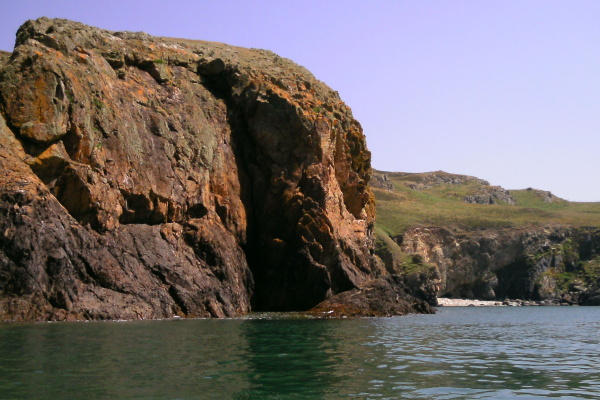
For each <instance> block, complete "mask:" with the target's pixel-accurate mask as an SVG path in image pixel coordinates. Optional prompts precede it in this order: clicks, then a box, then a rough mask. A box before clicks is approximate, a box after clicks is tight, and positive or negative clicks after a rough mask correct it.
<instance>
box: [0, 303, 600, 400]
mask: <svg viewBox="0 0 600 400" xmlns="http://www.w3.org/2000/svg"><path fill="white" fill-rule="evenodd" d="M0 398H1V399H296V398H297V399H344V398H351V399H371V398H373V399H548V398H552V399H599V398H600V307H596V308H593V307H496V308H492V307H490V308H487V307H477V308H475V307H452V308H451V307H447V308H441V309H440V310H439V313H438V314H437V315H415V316H406V317H399V318H381V319H353V320H315V319H306V318H301V317H299V316H296V317H291V316H286V317H283V316H281V315H266V314H262V315H255V316H252V317H250V318H245V319H233V320H177V321H148V322H88V323H85V322H78V323H40V324H0Z"/></svg>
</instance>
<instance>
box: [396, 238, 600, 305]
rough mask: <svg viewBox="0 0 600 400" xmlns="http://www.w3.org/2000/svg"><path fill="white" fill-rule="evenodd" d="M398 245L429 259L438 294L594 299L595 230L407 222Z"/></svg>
mask: <svg viewBox="0 0 600 400" xmlns="http://www.w3.org/2000/svg"><path fill="white" fill-rule="evenodd" d="M396 241H397V242H398V243H399V244H400V247H401V248H402V251H404V252H406V253H408V254H417V255H419V256H420V257H421V258H422V260H423V262H425V263H430V264H431V265H433V266H434V267H435V269H436V272H437V276H436V278H437V280H434V279H430V280H429V283H430V286H434V287H435V290H436V291H437V295H438V296H439V297H455V298H470V299H484V300H504V299H506V298H510V299H517V298H518V299H527V300H537V301H548V302H550V303H560V302H566V303H570V304H583V305H587V304H589V305H592V304H593V305H597V304H600V301H598V300H599V299H600V292H599V289H598V276H599V274H598V273H599V272H600V268H599V267H600V262H599V261H600V260H599V259H598V256H597V255H598V254H599V253H600V230H598V229H593V228H570V227H560V226H557V227H546V228H536V229H533V228H531V229H504V230H487V231H475V232H465V231H459V230H455V229H446V228H413V229H410V230H408V231H407V232H406V233H405V234H404V235H402V236H400V237H397V238H396Z"/></svg>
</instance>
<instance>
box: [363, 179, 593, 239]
mask: <svg viewBox="0 0 600 400" xmlns="http://www.w3.org/2000/svg"><path fill="white" fill-rule="evenodd" d="M374 174H375V176H377V175H379V176H382V175H385V176H386V180H385V181H386V182H387V187H386V188H383V187H377V186H376V187H374V188H373V191H374V193H375V198H376V200H377V221H376V225H377V227H378V228H379V229H380V230H381V231H383V232H385V233H386V234H388V235H389V236H392V237H393V236H397V235H401V234H402V233H404V232H405V231H406V230H407V229H409V228H411V227H414V226H445V227H456V228H459V229H463V230H481V229H503V228H527V227H539V226H546V225H557V224H560V225H570V226H574V227H581V226H600V203H576V202H569V201H566V200H563V199H560V198H558V197H556V196H553V195H552V194H551V193H549V192H544V191H540V190H535V189H531V188H528V189H523V190H511V191H510V192H509V193H510V196H511V197H512V198H513V199H514V201H515V204H509V203H508V202H506V201H503V200H497V201H496V202H495V203H496V204H473V203H467V202H466V201H465V197H467V196H473V195H475V194H477V193H482V192H489V189H490V188H494V187H491V186H489V184H487V182H485V181H482V180H480V179H477V178H472V177H466V176H464V175H454V174H448V173H445V172H441V171H440V172H429V173H415V174H408V173H401V172H380V171H375V172H374Z"/></svg>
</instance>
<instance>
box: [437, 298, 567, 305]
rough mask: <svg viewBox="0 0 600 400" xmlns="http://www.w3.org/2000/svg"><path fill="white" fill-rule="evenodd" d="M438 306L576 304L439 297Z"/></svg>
mask: <svg viewBox="0 0 600 400" xmlns="http://www.w3.org/2000/svg"><path fill="white" fill-rule="evenodd" d="M437 302H438V304H437V307H518V306H572V305H576V304H568V303H555V302H552V301H548V300H546V301H532V300H519V299H516V300H504V301H499V300H472V299H450V298H447V297H438V299H437Z"/></svg>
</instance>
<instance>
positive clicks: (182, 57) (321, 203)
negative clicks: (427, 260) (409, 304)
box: [0, 18, 382, 320]
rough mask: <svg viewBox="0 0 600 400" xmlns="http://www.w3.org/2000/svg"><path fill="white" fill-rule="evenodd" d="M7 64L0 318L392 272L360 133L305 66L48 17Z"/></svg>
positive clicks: (279, 300) (165, 303)
mask: <svg viewBox="0 0 600 400" xmlns="http://www.w3.org/2000/svg"><path fill="white" fill-rule="evenodd" d="M0 60H1V62H2V63H3V65H2V66H1V70H0V111H1V113H0V114H1V115H0V164H1V165H2V172H3V173H2V174H1V175H0V319H8V320H45V319H103V318H111V319H113V318H124V319H131V318H162V317H171V316H173V315H182V316H198V317H205V316H216V317H223V316H235V315H240V314H244V313H246V312H248V311H249V310H250V309H257V310H306V309H309V308H311V307H313V306H315V305H317V304H318V303H319V302H321V301H323V300H325V299H328V298H330V297H331V296H333V295H335V294H338V293H341V292H344V291H347V290H352V289H355V290H357V289H358V288H360V287H361V286H362V285H363V284H365V283H366V282H370V281H372V280H373V279H374V278H377V277H378V276H379V275H380V273H381V272H382V271H381V268H379V267H378V264H377V263H376V262H375V261H374V258H373V256H372V251H373V243H372V238H371V234H372V232H371V230H372V226H373V220H374V204H373V199H372V195H371V193H370V190H369V187H368V183H369V178H370V173H371V166H370V153H369V151H368V150H367V148H366V145H365V139H364V136H363V133H362V129H361V127H360V125H359V123H358V122H357V121H356V120H354V118H353V117H352V114H351V112H350V110H349V108H348V107H347V106H346V105H345V104H344V103H343V102H342V101H341V100H340V98H339V97H338V95H337V93H336V92H334V91H332V90H331V89H329V88H328V87H326V86H325V85H324V84H323V83H321V82H319V81H318V80H316V79H315V78H314V77H313V76H312V75H311V74H310V73H309V72H308V71H306V70H305V69H303V68H302V67H299V66H298V65H296V64H294V63H292V62H291V61H289V60H286V59H283V58H281V57H278V56H277V55H275V54H273V53H271V52H269V51H264V50H249V49H244V48H237V47H232V46H228V45H224V44H219V43H211V42H201V41H190V40H181V39H169V38H155V37H151V36H149V35H147V34H144V33H128V32H109V31H105V30H101V29H97V28H93V27H89V26H86V25H83V24H79V23H75V22H71V21H67V20H58V19H57V20H51V19H47V18H41V19H39V20H36V21H28V22H27V23H25V24H24V25H23V26H22V27H21V28H20V29H19V31H18V33H17V40H16V47H15V50H14V52H13V53H12V55H10V57H7V55H6V54H3V55H2V58H0ZM369 284H370V285H372V283H369Z"/></svg>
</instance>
